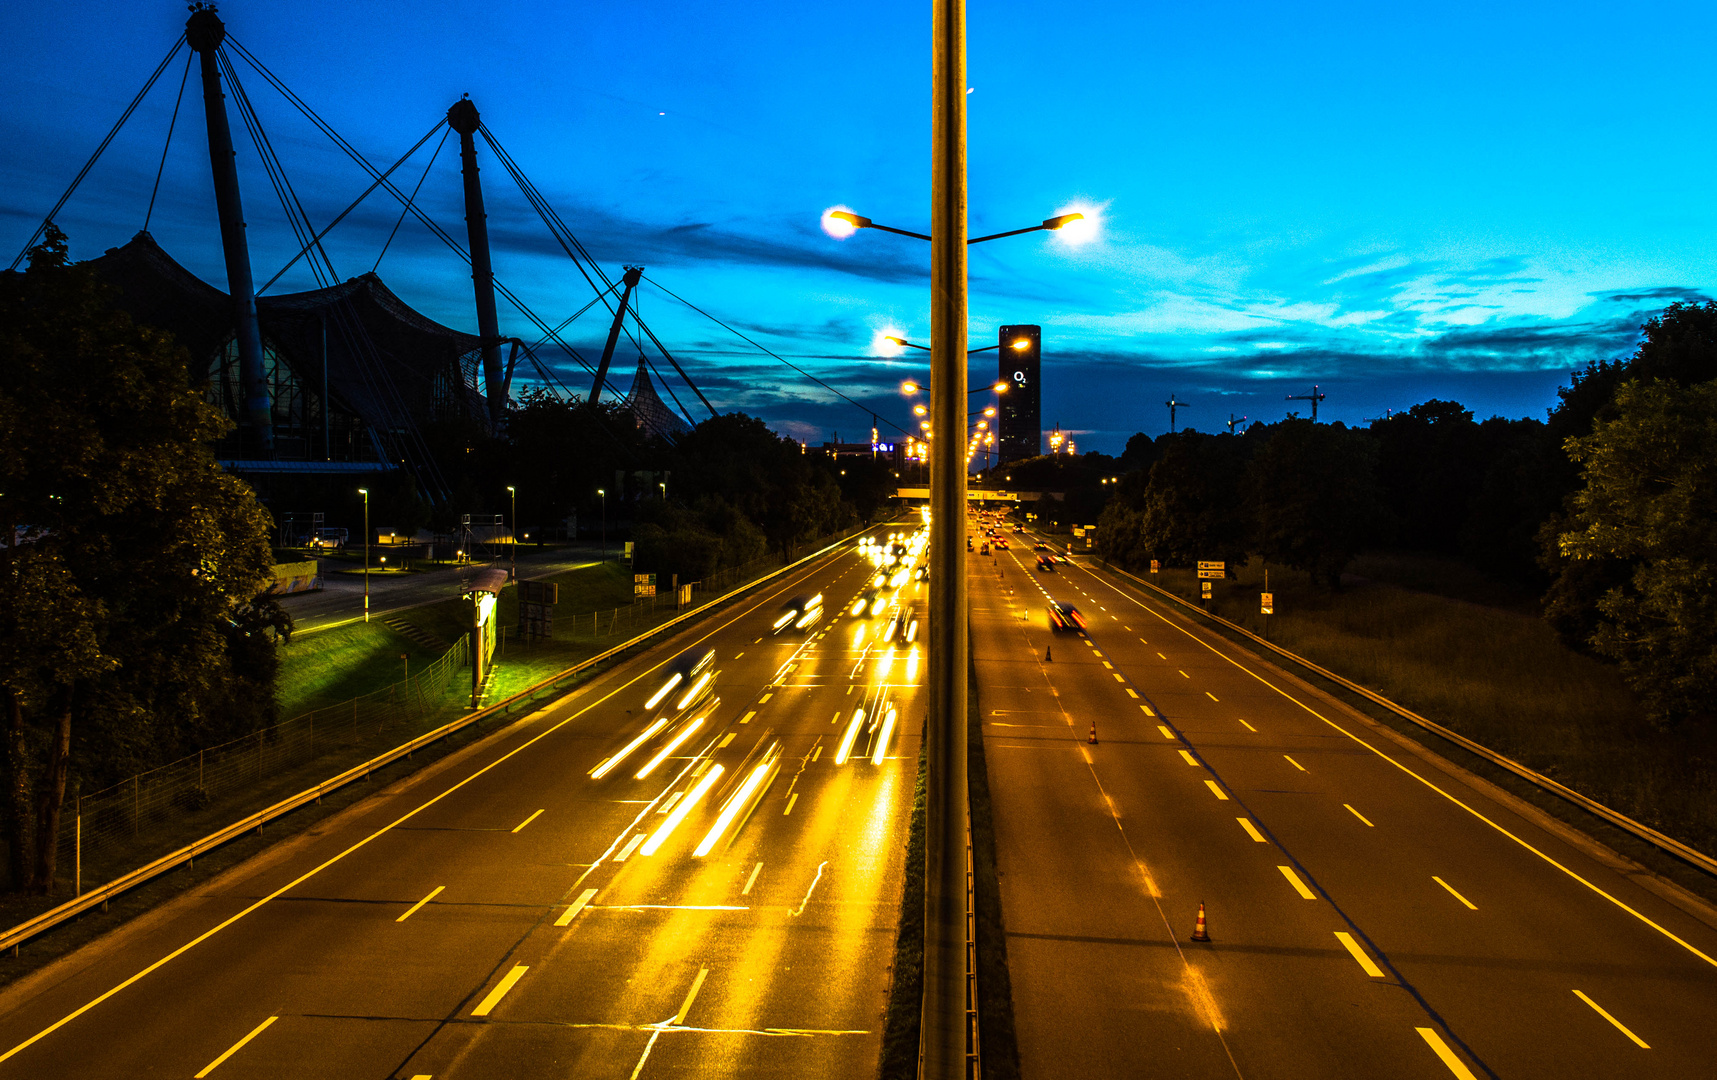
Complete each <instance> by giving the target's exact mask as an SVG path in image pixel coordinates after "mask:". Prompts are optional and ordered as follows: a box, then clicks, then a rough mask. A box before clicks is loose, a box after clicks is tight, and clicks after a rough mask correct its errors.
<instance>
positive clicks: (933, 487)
mask: <svg viewBox="0 0 1717 1080" xmlns="http://www.w3.org/2000/svg"><path fill="white" fill-rule="evenodd" d="M931 18H932V23H933V25H932V31H931V53H932V57H933V59H932V64H931V66H932V75H931V102H932V106H931V114H932V115H931V147H930V191H931V211H930V234H931V236H932V237H933V238H934V239H932V240H931V241H930V252H931V254H930V418H931V419H930V422H931V425H932V430H935V431H939V432H942V433H943V434H942V437H941V438H939V439H932V440H931V442H930V459H931V464H930V580H929V582H928V583H927V584H928V585H929V593H930V620H929V622H930V626H929V639H930V640H929V654H930V655H929V664H928V665H927V668H926V672H925V674H926V676H927V681H928V683H929V690H930V694H929V697H930V714H929V716H928V718H927V721H926V723H925V727H924V731H925V737H926V740H927V744H926V747H925V763H926V775H925V832H924V840H925V844H924V1002H923V1013H922V1017H921V1024H920V1028H919V1075H920V1076H921V1077H924V1078H926V1080H953V1078H956V1077H964V1076H965V1075H966V1052H967V1045H968V1038H969V1033H968V1032H967V1021H966V990H967V983H966V815H967V810H968V806H967V791H966V667H967V649H968V647H969V641H968V636H967V624H966V566H965V549H964V547H963V546H962V545H961V544H960V543H959V541H960V540H961V539H962V538H963V537H964V535H965V531H966V530H965V521H966V463H965V460H964V458H965V449H966V447H965V441H964V440H963V439H960V438H957V437H956V435H957V434H958V433H959V432H962V431H964V430H965V428H966V396H967V392H966V3H965V0H934V4H933V6H932V15H931Z"/></svg>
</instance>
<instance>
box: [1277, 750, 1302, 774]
mask: <svg viewBox="0 0 1717 1080" xmlns="http://www.w3.org/2000/svg"><path fill="white" fill-rule="evenodd" d="M1282 756H1283V757H1285V758H1288V764H1289V765H1292V766H1293V767H1294V768H1296V769H1298V770H1300V771H1301V772H1305V771H1306V767H1305V766H1304V765H1301V764H1300V763H1299V762H1297V761H1295V760H1294V759H1293V758H1291V757H1288V755H1286V754H1283V755H1282Z"/></svg>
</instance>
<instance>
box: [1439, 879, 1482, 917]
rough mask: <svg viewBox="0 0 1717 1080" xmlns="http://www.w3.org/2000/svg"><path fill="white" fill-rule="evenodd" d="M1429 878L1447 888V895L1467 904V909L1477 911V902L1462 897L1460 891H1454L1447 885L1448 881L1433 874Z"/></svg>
mask: <svg viewBox="0 0 1717 1080" xmlns="http://www.w3.org/2000/svg"><path fill="white" fill-rule="evenodd" d="M1431 880H1432V881H1435V882H1436V883H1437V884H1439V885H1441V886H1442V887H1443V888H1445V889H1448V890H1449V895H1450V896H1452V897H1454V898H1455V899H1456V900H1459V901H1460V902H1461V903H1463V904H1465V905H1466V906H1467V910H1468V911H1477V910H1478V905H1477V904H1475V903H1473V902H1472V901H1471V900H1468V899H1467V898H1466V897H1464V896H1462V895H1461V894H1460V893H1458V892H1456V891H1455V890H1454V888H1453V887H1451V886H1450V885H1449V883H1448V882H1446V881H1444V880H1443V879H1442V878H1440V877H1438V876H1437V875H1435V874H1432V875H1431Z"/></svg>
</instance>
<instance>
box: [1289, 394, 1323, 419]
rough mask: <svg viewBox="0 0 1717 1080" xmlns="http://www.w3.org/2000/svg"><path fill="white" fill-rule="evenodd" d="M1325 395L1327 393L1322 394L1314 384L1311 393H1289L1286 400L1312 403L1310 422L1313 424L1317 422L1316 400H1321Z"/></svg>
mask: <svg viewBox="0 0 1717 1080" xmlns="http://www.w3.org/2000/svg"><path fill="white" fill-rule="evenodd" d="M1327 396H1328V395H1327V394H1324V393H1322V392H1321V391H1319V389H1318V388H1317V387H1316V386H1313V387H1312V392H1311V393H1309V394H1289V395H1288V400H1289V401H1309V402H1311V403H1312V423H1314V424H1315V423H1317V422H1318V402H1320V401H1322V400H1323V399H1324V398H1325V397H1327Z"/></svg>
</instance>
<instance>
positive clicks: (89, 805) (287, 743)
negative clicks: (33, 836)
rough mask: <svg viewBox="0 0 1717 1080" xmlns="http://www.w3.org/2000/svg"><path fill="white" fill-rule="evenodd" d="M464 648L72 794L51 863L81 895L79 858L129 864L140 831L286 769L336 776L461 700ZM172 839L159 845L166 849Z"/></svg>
mask: <svg viewBox="0 0 1717 1080" xmlns="http://www.w3.org/2000/svg"><path fill="white" fill-rule="evenodd" d="M469 650H470V645H469V642H468V640H467V639H465V638H461V639H460V640H459V642H458V643H457V644H455V645H454V646H453V647H452V648H451V649H449V650H448V651H447V652H446V653H443V654H442V655H441V656H440V657H439V658H438V659H436V660H434V661H432V662H431V663H429V664H428V665H426V666H425V667H424V668H423V669H422V670H421V671H418V672H416V673H414V674H413V675H412V676H411V677H410V678H408V679H404V680H402V681H400V682H397V683H394V684H393V685H392V686H387V687H384V688H382V689H380V690H377V691H375V692H374V693H370V694H366V695H364V696H363V697H358V698H353V699H352V700H350V701H346V702H341V703H340V704H338V705H330V706H328V707H327V708H324V709H317V710H316V711H314V712H308V713H305V714H303V715H302V716H295V717H293V718H292V719H290V720H284V721H282V722H280V723H278V724H275V725H273V726H272V727H267V728H263V729H262V730H260V731H257V732H254V733H252V734H250V735H247V736H245V737H244V738H242V739H235V740H233V741H232V742H229V743H223V744H221V745H219V746H211V747H208V748H207V749H204V750H201V751H199V752H197V753H196V754H193V755H191V756H189V757H185V758H181V759H179V760H178V761H175V762H172V763H170V764H167V765H163V766H161V767H160V768H156V769H151V770H149V771H148V772H146V773H139V774H138V775H136V776H133V777H131V778H130V779H128V780H124V781H122V782H120V783H118V784H115V785H114V786H112V787H110V788H105V789H103V790H101V791H94V792H89V793H87V794H81V795H79V796H78V797H77V798H76V800H75V802H74V803H73V805H71V806H68V807H67V809H68V810H69V811H71V813H70V814H68V815H66V819H65V820H64V823H63V824H62V826H61V834H60V838H59V844H60V855H59V865H60V866H61V867H62V868H64V869H65V870H69V871H70V872H71V873H70V876H71V877H73V879H74V888H78V889H80V890H81V886H82V880H81V879H82V876H83V874H82V869H83V866H84V864H85V862H86V861H89V860H91V859H92V858H99V857H100V856H102V855H103V854H105V853H107V852H109V851H111V850H112V849H115V848H123V849H125V851H126V853H127V855H128V857H130V858H133V859H134V858H136V851H137V849H139V848H147V847H149V846H150V843H149V840H148V838H147V837H146V835H145V834H147V833H149V832H151V831H162V830H161V826H162V825H163V824H164V823H167V822H170V821H173V820H177V819H183V818H185V817H187V816H190V815H194V814H195V813H196V812H197V811H200V810H203V809H204V808H206V807H208V806H210V805H211V804H213V803H215V802H218V801H219V800H221V799H223V798H225V797H227V796H230V795H232V794H233V793H235V792H240V791H243V790H246V789H253V790H254V789H256V788H259V787H261V786H263V785H265V784H266V783H267V782H268V781H270V780H272V779H274V778H276V777H278V776H280V775H281V774H283V773H286V772H288V771H289V770H291V769H293V768H295V767H297V766H300V765H303V764H305V763H308V762H312V761H319V760H322V759H326V760H327V764H328V766H329V768H330V769H331V771H333V772H339V771H341V770H343V769H345V768H349V767H350V766H351V765H353V764H356V763H358V762H361V761H367V760H369V758H371V757H373V756H374V754H375V752H376V751H377V749H378V748H380V749H386V748H387V747H391V746H394V745H396V744H398V743H400V742H402V741H404V740H405V739H408V738H410V737H411V736H413V735H416V734H420V733H421V732H423V731H427V730H429V728H431V727H433V726H434V725H435V724H437V723H440V722H443V721H444V720H445V718H446V715H447V713H448V712H449V710H450V709H451V710H457V709H458V708H460V707H463V705H464V704H465V702H466V701H467V700H468V699H469V682H470V676H469V675H468V674H466V671H467V668H468V665H469ZM172 839H173V838H172V837H169V838H168V839H167V840H166V841H165V842H166V843H168V844H171V842H172Z"/></svg>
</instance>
